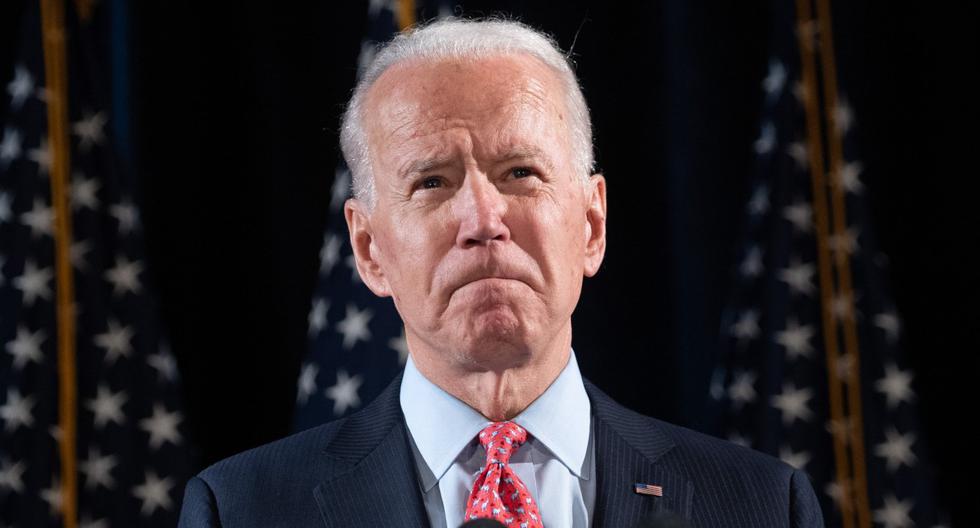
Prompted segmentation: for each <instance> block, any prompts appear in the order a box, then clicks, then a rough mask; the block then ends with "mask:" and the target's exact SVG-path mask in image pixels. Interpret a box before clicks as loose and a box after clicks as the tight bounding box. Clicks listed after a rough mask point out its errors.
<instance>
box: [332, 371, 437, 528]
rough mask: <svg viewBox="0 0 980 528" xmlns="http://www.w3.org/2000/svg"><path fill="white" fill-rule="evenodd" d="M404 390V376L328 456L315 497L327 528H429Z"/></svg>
mask: <svg viewBox="0 0 980 528" xmlns="http://www.w3.org/2000/svg"><path fill="white" fill-rule="evenodd" d="M400 386H401V374H399V375H398V376H397V377H396V378H395V380H394V381H393V382H392V383H391V384H390V385H389V386H388V388H387V389H385V390H384V392H382V393H381V394H380V395H379V396H378V397H377V398H376V399H375V400H374V401H373V402H372V403H371V404H370V405H368V406H367V407H365V408H364V410H362V411H361V412H359V413H356V414H353V415H351V416H350V417H349V418H347V420H346V422H344V424H343V425H341V426H340V430H339V431H338V432H337V435H336V436H335V437H334V438H333V440H332V441H331V442H330V443H329V445H328V446H327V447H326V449H325V450H324V452H323V455H322V456H323V457H324V458H325V460H324V463H322V464H321V465H320V467H321V468H322V469H321V471H320V476H319V479H320V484H319V485H318V486H316V488H315V489H314V495H315V497H316V501H317V506H318V507H319V509H320V515H321V517H322V518H323V522H324V524H325V525H326V526H328V527H334V526H417V527H424V526H428V518H427V515H426V513H425V506H424V504H423V503H422V496H421V491H420V488H419V480H418V477H417V476H416V469H415V462H414V458H413V457H412V453H411V452H410V448H409V444H408V438H407V436H406V434H407V432H406V429H405V422H404V419H403V418H402V412H401V407H400V405H399V400H398V398H399V387H400Z"/></svg>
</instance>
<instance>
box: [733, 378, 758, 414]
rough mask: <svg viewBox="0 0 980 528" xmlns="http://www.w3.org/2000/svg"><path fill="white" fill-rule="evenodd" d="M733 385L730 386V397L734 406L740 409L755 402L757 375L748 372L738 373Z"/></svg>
mask: <svg viewBox="0 0 980 528" xmlns="http://www.w3.org/2000/svg"><path fill="white" fill-rule="evenodd" d="M733 377H734V379H733V380H732V384H731V385H729V386H728V397H729V398H731V400H732V405H733V406H734V407H735V408H736V409H739V408H741V407H742V405H744V404H746V403H752V402H753V401H755V397H756V393H755V388H754V387H753V385H755V378H756V376H755V374H754V373H752V372H747V371H736V372H735V375H734V376H733Z"/></svg>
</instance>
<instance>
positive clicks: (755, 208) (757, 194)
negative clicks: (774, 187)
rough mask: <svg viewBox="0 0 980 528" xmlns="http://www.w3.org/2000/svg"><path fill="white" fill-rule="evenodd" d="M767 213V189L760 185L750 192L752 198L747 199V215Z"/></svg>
mask: <svg viewBox="0 0 980 528" xmlns="http://www.w3.org/2000/svg"><path fill="white" fill-rule="evenodd" d="M768 211H769V188H768V187H766V186H765V185H760V186H758V187H756V189H755V190H754V191H752V198H750V199H749V213H750V214H751V215H752V216H759V215H763V214H766V212H768Z"/></svg>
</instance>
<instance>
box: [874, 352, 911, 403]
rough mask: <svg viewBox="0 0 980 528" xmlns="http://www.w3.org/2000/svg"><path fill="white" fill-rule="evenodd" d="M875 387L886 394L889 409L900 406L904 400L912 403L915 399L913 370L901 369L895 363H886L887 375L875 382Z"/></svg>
mask: <svg viewBox="0 0 980 528" xmlns="http://www.w3.org/2000/svg"><path fill="white" fill-rule="evenodd" d="M875 389H877V390H878V392H880V393H882V394H884V395H885V399H886V402H887V404H888V408H889V409H894V408H896V407H898V405H899V404H900V403H902V402H907V403H911V402H912V401H913V400H915V393H914V392H912V374H911V372H909V371H905V370H901V369H899V368H898V365H896V364H895V363H888V364H886V365H885V377H883V378H881V379H879V380H878V381H876V382H875Z"/></svg>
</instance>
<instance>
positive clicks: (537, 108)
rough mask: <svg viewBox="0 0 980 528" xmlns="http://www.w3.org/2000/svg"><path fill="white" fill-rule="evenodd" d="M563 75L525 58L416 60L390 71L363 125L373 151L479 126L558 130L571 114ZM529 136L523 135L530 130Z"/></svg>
mask: <svg viewBox="0 0 980 528" xmlns="http://www.w3.org/2000/svg"><path fill="white" fill-rule="evenodd" d="M563 94H564V91H563V88H562V85H561V82H560V80H559V77H558V75H557V74H556V73H555V72H554V71H553V70H552V69H551V68H550V67H549V66H547V65H545V64H544V63H542V62H541V61H539V60H538V59H537V58H535V57H533V56H530V55H525V54H508V55H503V54H502V55H494V56H490V57H484V58H475V59H449V58H447V59H415V60H411V61H405V62H402V63H398V64H395V65H393V66H392V67H391V68H389V69H388V70H386V71H385V72H384V73H383V74H382V75H381V76H380V77H379V78H378V80H377V81H376V82H375V83H374V85H373V86H372V87H371V89H370V90H369V92H368V94H367V97H366V100H365V104H364V107H363V108H364V111H365V114H364V116H363V122H364V124H365V128H366V132H367V133H368V138H369V141H370V142H371V144H372V146H374V147H377V146H382V145H388V144H390V143H391V142H395V143H400V142H405V141H409V140H412V139H414V138H417V137H421V136H424V135H426V134H429V133H435V132H438V131H439V130H440V129H444V128H451V127H453V126H456V125H459V124H464V125H465V124H473V123H481V124H486V125H488V128H490V129H493V130H500V131H502V132H506V131H507V130H509V129H512V128H513V127H515V126H520V127H521V128H535V127H536V128H542V127H550V128H560V129H561V130H557V131H556V132H560V133H562V134H565V133H566V130H565V129H566V128H567V115H566V114H567V109H566V108H567V107H566V104H565V99H564V96H563ZM525 132H526V131H525Z"/></svg>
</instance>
